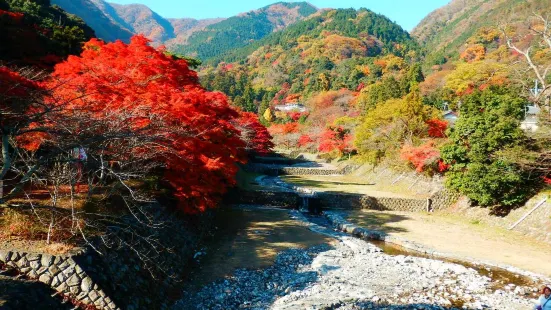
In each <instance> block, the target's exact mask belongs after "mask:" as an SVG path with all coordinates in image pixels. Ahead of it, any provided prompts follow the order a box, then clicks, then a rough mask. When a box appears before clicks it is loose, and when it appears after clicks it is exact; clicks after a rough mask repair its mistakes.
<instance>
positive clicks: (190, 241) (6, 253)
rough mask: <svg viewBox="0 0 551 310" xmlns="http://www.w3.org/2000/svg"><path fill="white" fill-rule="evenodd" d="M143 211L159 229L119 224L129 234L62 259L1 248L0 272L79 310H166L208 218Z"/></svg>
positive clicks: (120, 232) (118, 234)
mask: <svg viewBox="0 0 551 310" xmlns="http://www.w3.org/2000/svg"><path fill="white" fill-rule="evenodd" d="M148 209H149V210H148V211H150V212H149V215H151V218H150V219H152V220H153V221H154V222H155V223H157V224H158V225H138V224H139V223H138V220H137V219H135V218H134V217H133V216H128V217H127V218H124V219H121V221H124V222H126V223H127V224H128V226H127V227H132V228H133V230H132V231H131V232H128V229H117V230H115V231H113V232H111V233H110V234H108V238H109V240H110V242H109V243H99V242H94V245H95V248H96V249H97V250H98V251H99V252H101V254H99V253H98V252H97V251H95V250H93V249H91V248H90V247H87V248H79V249H77V250H75V251H72V252H70V253H67V254H64V255H50V254H46V253H30V252H25V251H17V250H15V249H0V270H8V271H9V273H10V274H17V275H18V277H20V278H23V279H28V280H34V281H38V282H42V283H44V284H46V285H48V286H50V287H51V288H52V289H54V290H55V291H57V294H58V295H62V296H64V299H66V300H70V301H71V302H72V303H73V304H75V305H76V306H77V307H80V308H83V309H101V310H103V309H107V310H112V309H131V310H132V309H168V308H169V307H170V306H171V304H172V303H173V302H174V301H175V300H177V299H178V297H179V296H178V295H177V294H175V292H181V290H182V287H183V283H184V280H185V276H186V274H187V273H188V270H189V265H190V264H189V262H191V260H192V259H193V255H194V254H195V253H196V251H197V249H198V246H199V242H200V238H201V236H204V235H206V234H205V231H207V230H208V229H209V228H210V223H211V216H210V215H209V214H204V215H200V216H197V217H194V218H193V219H190V218H182V217H180V216H178V215H176V214H174V213H173V212H174V211H169V210H167V209H166V208H163V207H161V206H158V205H157V206H151V207H149V208H148ZM141 224H143V222H141ZM152 245H154V247H152ZM0 308H1V307H0Z"/></svg>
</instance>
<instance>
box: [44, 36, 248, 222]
mask: <svg viewBox="0 0 551 310" xmlns="http://www.w3.org/2000/svg"><path fill="white" fill-rule="evenodd" d="M148 43H149V41H148V40H147V39H146V38H144V37H143V36H135V37H133V38H132V40H131V42H130V43H129V44H125V43H123V42H120V41H117V42H115V43H108V44H106V43H104V42H102V41H99V40H96V39H92V40H90V41H89V42H88V43H86V44H85V46H84V51H83V53H82V54H81V55H80V56H70V57H69V58H68V59H67V61H65V62H63V63H61V64H58V65H56V67H55V71H54V73H53V74H52V78H51V79H49V80H48V82H47V83H46V86H47V88H48V89H50V90H51V92H52V94H51V96H49V97H47V98H46V100H45V101H46V103H47V104H46V105H45V106H46V108H45V109H49V110H55V111H57V113H55V114H54V115H53V116H52V117H49V118H48V120H44V121H43V122H42V123H41V124H40V125H41V126H44V127H49V128H54V127H55V128H56V130H51V131H50V136H49V137H48V139H45V140H44V142H45V143H49V144H56V143H58V144H61V139H62V137H63V138H64V139H68V138H70V140H71V141H72V144H74V145H82V146H85V147H86V148H87V149H88V153H89V157H97V158H100V157H101V158H102V160H104V158H105V160H108V161H109V162H111V163H113V162H114V163H117V165H116V166H117V167H121V169H122V168H123V167H126V166H127V165H128V164H129V163H137V162H138V163H140V164H141V165H144V166H147V165H150V164H151V163H160V164H161V167H162V169H163V170H164V176H165V180H166V181H167V182H168V183H169V184H170V186H171V187H172V188H173V190H174V195H175V197H177V198H178V199H179V201H180V207H181V208H182V209H184V210H186V211H189V212H194V211H198V210H204V209H205V208H207V207H212V206H215V204H216V202H217V201H218V198H219V197H220V195H221V194H223V193H224V192H225V191H226V189H227V188H228V186H231V185H233V184H234V182H235V180H234V176H235V173H236V171H237V167H236V165H235V164H236V163H237V162H243V161H244V160H245V156H244V155H245V154H244V153H245V152H244V151H243V150H244V148H245V144H244V143H243V141H242V140H241V139H240V134H239V131H238V130H237V129H236V128H235V126H234V123H236V122H238V117H239V114H238V112H237V111H235V110H234V109H232V108H231V107H230V106H229V105H228V103H227V100H226V97H225V96H224V95H223V94H221V93H217V92H208V91H206V90H204V89H203V88H202V87H201V86H200V84H199V82H198V78H197V74H196V73H195V72H194V71H192V70H190V69H189V67H188V65H187V63H186V61H184V60H181V59H178V58H175V57H172V56H169V55H167V54H166V53H165V51H164V49H162V48H160V49H155V48H153V47H151V46H149V44H148ZM38 108H39V109H40V108H41V107H38ZM60 131H62V133H60ZM69 133H70V135H72V136H70V135H69ZM66 144H67V143H66ZM68 144H69V145H71V143H68ZM119 176H120V177H121V178H123V176H124V175H123V174H119Z"/></svg>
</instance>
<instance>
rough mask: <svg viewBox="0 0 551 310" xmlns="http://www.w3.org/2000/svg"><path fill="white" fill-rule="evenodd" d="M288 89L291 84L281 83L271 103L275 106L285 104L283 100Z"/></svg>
mask: <svg viewBox="0 0 551 310" xmlns="http://www.w3.org/2000/svg"><path fill="white" fill-rule="evenodd" d="M290 89H291V84H289V83H287V82H285V83H283V85H282V86H281V89H280V90H279V91H278V92H277V93H276V94H275V96H274V99H273V102H274V103H275V104H279V103H285V102H284V99H285V97H286V96H287V94H288V93H289V90H290Z"/></svg>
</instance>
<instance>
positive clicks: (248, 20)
mask: <svg viewBox="0 0 551 310" xmlns="http://www.w3.org/2000/svg"><path fill="white" fill-rule="evenodd" d="M316 11H317V9H316V8H315V7H314V6H312V5H310V4H309V3H306V2H293V3H285V2H279V3H275V4H272V5H270V6H267V7H264V8H262V9H259V10H256V11H251V12H248V13H244V14H241V15H238V16H234V17H231V18H228V19H226V20H224V21H221V22H219V23H216V24H213V25H211V26H208V27H206V28H205V29H204V30H202V31H198V32H196V33H194V34H192V35H191V36H190V38H189V39H188V40H187V42H186V44H184V45H183V46H181V47H179V48H177V49H175V51H176V52H177V53H180V54H183V55H188V56H192V57H197V58H199V59H201V60H203V61H205V60H208V59H209V58H212V57H216V56H220V55H222V54H224V53H226V52H228V51H231V50H233V49H236V48H240V47H243V46H246V45H248V44H250V43H252V42H255V41H257V40H260V39H262V38H263V37H265V36H267V35H269V34H271V33H272V32H274V31H277V30H281V29H284V28H285V27H287V26H289V25H291V24H293V23H295V22H297V21H299V20H302V19H304V18H305V17H307V16H309V15H311V14H313V13H315V12H316Z"/></svg>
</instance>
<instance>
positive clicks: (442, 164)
mask: <svg viewBox="0 0 551 310" xmlns="http://www.w3.org/2000/svg"><path fill="white" fill-rule="evenodd" d="M448 169H450V165H448V164H446V163H445V162H444V161H443V160H442V159H439V160H438V172H440V173H443V172H446V171H448Z"/></svg>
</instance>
